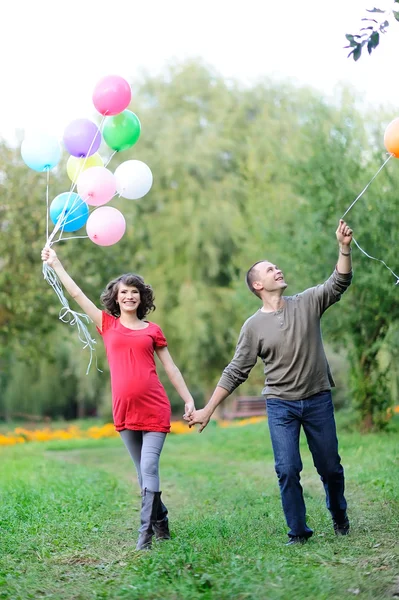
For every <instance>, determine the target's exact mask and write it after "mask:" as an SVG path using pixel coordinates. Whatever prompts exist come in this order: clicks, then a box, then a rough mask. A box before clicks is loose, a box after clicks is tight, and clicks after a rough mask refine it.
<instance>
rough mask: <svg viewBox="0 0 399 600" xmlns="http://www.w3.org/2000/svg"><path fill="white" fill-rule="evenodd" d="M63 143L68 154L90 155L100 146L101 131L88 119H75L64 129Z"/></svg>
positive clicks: (82, 156) (81, 156)
mask: <svg viewBox="0 0 399 600" xmlns="http://www.w3.org/2000/svg"><path fill="white" fill-rule="evenodd" d="M64 144H65V147H66V149H67V150H68V152H69V154H72V156H77V157H78V158H84V157H86V156H91V155H92V154H94V153H95V152H97V150H98V149H99V147H100V144H101V132H100V130H99V128H98V127H97V125H96V124H95V123H93V121H90V120H89V119H75V121H72V122H71V123H69V125H68V126H67V127H66V128H65V131H64Z"/></svg>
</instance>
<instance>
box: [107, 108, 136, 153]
mask: <svg viewBox="0 0 399 600" xmlns="http://www.w3.org/2000/svg"><path fill="white" fill-rule="evenodd" d="M140 133H141V124H140V121H139V118H138V116H137V115H135V114H134V112H132V111H131V110H124V111H123V112H121V113H120V114H119V115H115V116H114V117H107V119H105V124H104V129H103V138H104V141H105V143H106V144H107V146H109V147H110V148H112V150H116V152H122V150H127V149H128V148H131V147H132V146H134V144H135V143H136V142H137V140H138V139H139V137H140Z"/></svg>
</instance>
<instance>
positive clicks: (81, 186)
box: [77, 167, 116, 206]
mask: <svg viewBox="0 0 399 600" xmlns="http://www.w3.org/2000/svg"><path fill="white" fill-rule="evenodd" d="M77 188H78V194H79V196H81V197H82V198H83V200H84V201H85V202H86V203H87V204H90V206H101V205H102V204H106V203H107V202H109V201H110V200H111V198H113V197H114V195H115V192H116V179H115V175H114V174H113V173H111V171H109V170H108V169H106V168H105V167H90V168H89V169H86V171H83V173H81V174H80V175H79V177H78V181H77Z"/></svg>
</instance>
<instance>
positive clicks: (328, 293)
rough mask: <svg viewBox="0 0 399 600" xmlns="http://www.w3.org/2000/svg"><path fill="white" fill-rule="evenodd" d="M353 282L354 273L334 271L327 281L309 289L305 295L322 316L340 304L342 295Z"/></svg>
mask: <svg viewBox="0 0 399 600" xmlns="http://www.w3.org/2000/svg"><path fill="white" fill-rule="evenodd" d="M351 282H352V272H351V273H339V272H338V271H337V269H334V271H333V273H332V274H331V275H330V277H329V278H328V279H327V281H325V282H324V283H322V284H321V285H317V286H316V287H313V288H309V289H308V290H306V291H305V292H303V294H305V295H308V296H310V298H311V300H312V301H313V302H314V303H315V307H316V309H317V312H318V314H319V315H322V314H323V313H324V311H326V310H327V308H329V307H330V306H332V305H333V304H335V303H336V302H339V300H340V299H341V296H342V294H343V293H344V292H345V291H346V290H347V289H348V287H349V286H350V284H351Z"/></svg>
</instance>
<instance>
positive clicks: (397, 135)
mask: <svg viewBox="0 0 399 600" xmlns="http://www.w3.org/2000/svg"><path fill="white" fill-rule="evenodd" d="M384 144H385V148H386V149H387V150H388V152H390V153H391V154H393V155H394V157H395V158H399V117H398V118H397V119H394V120H393V121H392V122H391V123H390V124H389V125H388V127H387V128H386V130H385V134H384Z"/></svg>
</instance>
